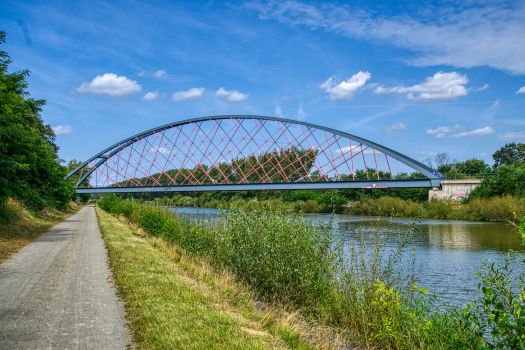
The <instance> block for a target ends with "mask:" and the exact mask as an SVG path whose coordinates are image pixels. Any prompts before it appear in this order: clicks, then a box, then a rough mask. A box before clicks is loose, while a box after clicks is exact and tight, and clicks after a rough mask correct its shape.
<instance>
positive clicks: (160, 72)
mask: <svg viewBox="0 0 525 350" xmlns="http://www.w3.org/2000/svg"><path fill="white" fill-rule="evenodd" d="M165 75H166V71H165V70H164V69H161V70H158V71H156V72H155V73H153V76H154V77H155V78H157V79H162V78H164V77H165Z"/></svg>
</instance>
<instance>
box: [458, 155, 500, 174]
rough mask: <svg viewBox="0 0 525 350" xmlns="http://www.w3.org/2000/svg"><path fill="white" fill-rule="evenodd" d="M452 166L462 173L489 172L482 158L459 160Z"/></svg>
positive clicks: (488, 167)
mask: <svg viewBox="0 0 525 350" xmlns="http://www.w3.org/2000/svg"><path fill="white" fill-rule="evenodd" d="M454 167H455V168H456V169H457V170H458V171H459V172H460V173H462V174H481V173H490V172H491V169H490V166H489V165H488V164H487V163H485V161H484V160H482V159H476V158H472V159H467V160H466V161H464V162H459V163H456V164H455V165H454Z"/></svg>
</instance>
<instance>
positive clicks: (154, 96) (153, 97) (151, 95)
mask: <svg viewBox="0 0 525 350" xmlns="http://www.w3.org/2000/svg"><path fill="white" fill-rule="evenodd" d="M158 97H159V92H158V91H155V92H153V91H152V92H148V93H147V94H146V95H144V97H143V98H142V99H143V100H145V101H155V100H156V99H157V98H158Z"/></svg>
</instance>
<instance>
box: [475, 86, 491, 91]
mask: <svg viewBox="0 0 525 350" xmlns="http://www.w3.org/2000/svg"><path fill="white" fill-rule="evenodd" d="M488 88H489V84H485V85H483V86H482V87H480V88H477V89H474V91H483V90H487V89H488Z"/></svg>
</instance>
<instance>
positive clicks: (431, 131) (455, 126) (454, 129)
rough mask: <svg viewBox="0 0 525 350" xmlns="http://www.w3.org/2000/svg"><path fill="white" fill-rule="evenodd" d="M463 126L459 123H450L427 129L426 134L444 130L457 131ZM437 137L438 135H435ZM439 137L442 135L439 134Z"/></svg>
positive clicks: (440, 132) (441, 132)
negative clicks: (449, 124)
mask: <svg viewBox="0 0 525 350" xmlns="http://www.w3.org/2000/svg"><path fill="white" fill-rule="evenodd" d="M462 129H463V127H462V126H461V125H458V124H456V125H451V126H440V127H438V128H435V129H427V134H430V135H432V134H438V135H439V134H443V135H444V134H445V133H446V132H454V131H459V130H462ZM436 137H438V136H436ZM440 137H443V136H440Z"/></svg>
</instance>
